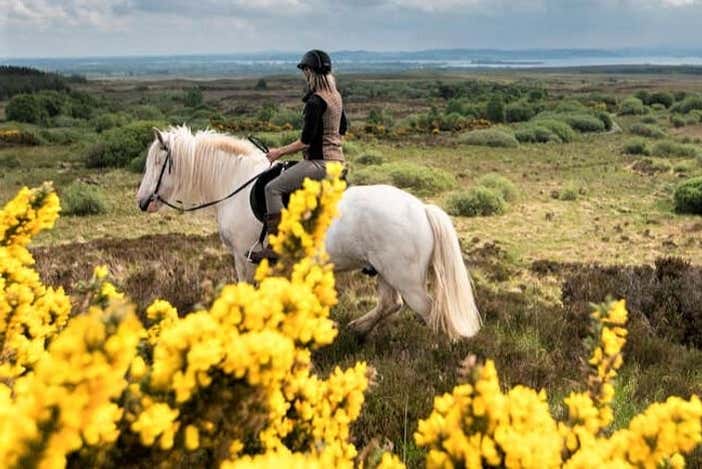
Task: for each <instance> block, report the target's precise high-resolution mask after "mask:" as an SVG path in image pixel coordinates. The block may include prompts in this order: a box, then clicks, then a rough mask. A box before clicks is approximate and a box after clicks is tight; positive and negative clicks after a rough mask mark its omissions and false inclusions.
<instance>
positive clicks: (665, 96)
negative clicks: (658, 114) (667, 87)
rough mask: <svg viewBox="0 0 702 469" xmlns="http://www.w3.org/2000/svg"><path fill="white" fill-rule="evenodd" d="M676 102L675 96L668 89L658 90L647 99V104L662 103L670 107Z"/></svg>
mask: <svg viewBox="0 0 702 469" xmlns="http://www.w3.org/2000/svg"><path fill="white" fill-rule="evenodd" d="M674 102H675V97H674V96H673V94H672V93H669V92H667V91H657V92H655V93H653V94H651V95H650V96H649V98H648V99H647V100H646V101H645V103H646V104H648V105H652V104H661V105H663V106H665V107H666V108H669V107H670V106H672V105H673V103H674Z"/></svg>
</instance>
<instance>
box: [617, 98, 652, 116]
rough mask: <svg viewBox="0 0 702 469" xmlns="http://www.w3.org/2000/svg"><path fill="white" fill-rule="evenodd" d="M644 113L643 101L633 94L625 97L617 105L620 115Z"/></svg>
mask: <svg viewBox="0 0 702 469" xmlns="http://www.w3.org/2000/svg"><path fill="white" fill-rule="evenodd" d="M645 113H646V107H645V106H644V103H643V102H642V101H641V100H640V99H639V98H635V97H633V96H630V97H628V98H626V99H625V100H624V101H622V102H621V104H620V105H619V114H621V115H641V114H645Z"/></svg>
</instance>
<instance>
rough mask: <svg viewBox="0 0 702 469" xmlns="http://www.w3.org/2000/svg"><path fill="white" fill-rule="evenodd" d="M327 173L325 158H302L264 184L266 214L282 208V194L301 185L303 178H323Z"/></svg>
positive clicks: (288, 192) (290, 191) (292, 190)
mask: <svg viewBox="0 0 702 469" xmlns="http://www.w3.org/2000/svg"><path fill="white" fill-rule="evenodd" d="M326 174H327V162H326V161H325V160H302V161H300V162H299V163H297V164H296V165H295V166H293V167H291V168H290V169H288V170H286V171H285V172H283V174H281V175H280V176H278V177H277V178H275V179H273V180H272V181H271V182H269V183H268V184H266V209H267V212H268V214H272V213H280V211H281V210H283V196H284V195H285V194H290V193H292V192H295V191H296V190H297V189H299V188H301V187H302V182H303V181H304V180H305V178H310V179H316V180H320V179H324V176H326Z"/></svg>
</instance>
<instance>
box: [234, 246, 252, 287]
mask: <svg viewBox="0 0 702 469" xmlns="http://www.w3.org/2000/svg"><path fill="white" fill-rule="evenodd" d="M234 269H235V270H236V276H237V281H239V282H248V283H251V282H253V275H254V266H253V265H252V264H251V263H250V262H249V261H248V259H246V256H243V255H241V254H239V253H234Z"/></svg>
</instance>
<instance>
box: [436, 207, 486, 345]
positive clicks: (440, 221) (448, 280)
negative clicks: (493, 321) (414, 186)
mask: <svg viewBox="0 0 702 469" xmlns="http://www.w3.org/2000/svg"><path fill="white" fill-rule="evenodd" d="M425 210H426V213H427V218H428V219H429V224H430V225H431V231H432V233H433V234H434V252H433V253H432V259H431V270H432V272H433V283H434V302H433V303H432V308H431V315H430V319H429V322H430V326H431V327H432V328H433V329H434V330H441V331H443V332H445V333H446V334H448V336H449V337H451V338H453V339H455V338H458V337H472V336H474V335H475V334H476V333H477V332H478V330H479V329H480V325H481V322H482V321H481V319H480V313H479V312H478V307H477V306H476V304H475V298H474V297H473V285H472V281H471V279H470V277H469V276H468V271H467V270H466V266H465V264H464V263H463V254H462V253H461V247H460V245H459V243H458V235H457V234H456V230H455V228H454V227H453V224H452V223H451V219H450V218H449V216H448V215H447V214H446V212H444V211H443V210H442V209H441V208H439V207H437V206H436V205H429V204H427V205H425Z"/></svg>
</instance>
